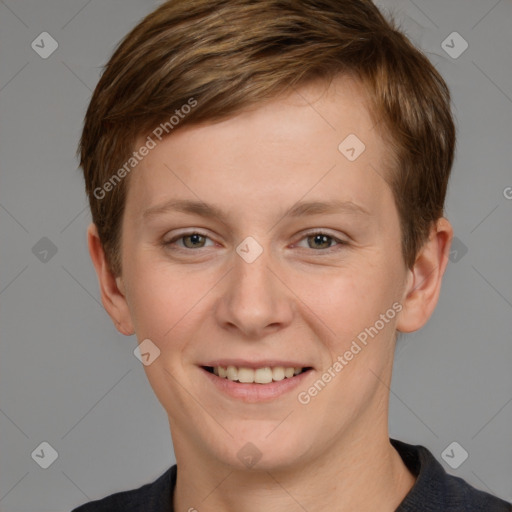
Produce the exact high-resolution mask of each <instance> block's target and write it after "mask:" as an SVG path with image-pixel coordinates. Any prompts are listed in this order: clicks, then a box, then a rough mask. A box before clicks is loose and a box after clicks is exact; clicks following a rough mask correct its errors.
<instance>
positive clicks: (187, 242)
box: [164, 231, 209, 249]
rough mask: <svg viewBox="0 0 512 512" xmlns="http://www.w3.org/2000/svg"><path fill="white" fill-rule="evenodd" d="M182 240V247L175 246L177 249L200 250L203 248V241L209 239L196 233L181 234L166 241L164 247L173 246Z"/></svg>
mask: <svg viewBox="0 0 512 512" xmlns="http://www.w3.org/2000/svg"><path fill="white" fill-rule="evenodd" d="M181 240H183V245H179V244H178V245H177V248H178V249H197V248H199V249H201V248H203V247H205V241H206V240H209V237H208V236H206V235H204V234H203V233H200V232H198V231H191V232H189V233H182V234H181V235H179V236H176V237H174V238H172V239H171V240H166V241H165V242H164V245H165V246H166V247H169V246H172V245H174V244H175V243H176V242H177V241H181Z"/></svg>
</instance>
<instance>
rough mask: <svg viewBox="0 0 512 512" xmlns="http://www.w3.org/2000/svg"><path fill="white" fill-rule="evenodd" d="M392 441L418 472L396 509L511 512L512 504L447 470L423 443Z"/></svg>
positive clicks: (411, 467) (414, 511)
mask: <svg viewBox="0 0 512 512" xmlns="http://www.w3.org/2000/svg"><path fill="white" fill-rule="evenodd" d="M391 444H392V445H393V446H394V448H395V449H396V450H397V451H398V453H399V454H400V456H401V457H402V460H403V461H404V463H405V465H406V466H407V467H408V468H409V470H410V471H411V472H412V473H413V474H415V475H416V483H415V484H414V486H413V488H412V489H411V490H410V491H409V493H408V494H407V496H406V497H405V498H404V500H403V501H402V503H401V504H400V506H399V507H398V509H397V510H396V512H420V511H427V510H428V511H430V510H436V511H440V512H441V511H442V512H512V504H510V503H508V502H506V501H504V500H502V499H500V498H498V497H496V496H493V495H492V494H489V493H487V492H484V491H480V490H478V489H476V488H475V487H472V486H471V485H470V484H468V483H467V482H466V481H465V480H463V479H462V478H460V477H456V476H453V475H449V474H448V473H446V471H445V470H444V468H443V466H442V465H441V464H440V463H439V462H438V461H437V460H436V459H435V457H434V456H433V455H432V453H431V452H430V451H429V450H428V449H427V448H425V447H424V446H421V445H415V446H413V445H409V444H406V443H403V442H402V441H397V440H394V439H392V440H391Z"/></svg>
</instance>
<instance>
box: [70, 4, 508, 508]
mask: <svg viewBox="0 0 512 512" xmlns="http://www.w3.org/2000/svg"><path fill="white" fill-rule="evenodd" d="M455 140H456V139H455V128H454V122H453V118H452V114H451V111H450V91H449V89H448V88H447V86H446V83H445V82H444V80H443V78H442V77H441V76H440V74H439V73H438V72H437V71H436V69H435V68H434V67H433V66H432V64H431V63H430V62H429V61H428V59H427V58H426V57H425V56H424V55H423V54H422V53H421V52H420V51H419V50H417V49H416V48H415V47H414V46H413V45H412V44H411V43H410V41H409V40H408V39H407V37H406V36H405V35H404V34H403V33H402V32H401V31H400V30H399V29H398V28H397V26H396V23H395V22H394V21H393V20H391V19H390V20H388V19H386V18H385V17H384V16H383V15H382V13H381V12H380V11H379V10H378V8H377V7H376V6H375V5H374V4H373V3H372V2H371V1H369V0H256V1H254V0H229V1H228V0H215V1H213V0H172V1H168V2H164V3H163V4H162V5H160V6H159V7H158V8H157V9H156V10H155V11H154V12H152V13H150V14H149V15H148V16H147V17H145V18H144V19H143V20H142V21H141V22H140V23H139V24H138V25H137V26H136V27H135V28H134V29H133V30H132V31H131V32H130V33H129V34H128V35H127V36H126V37H125V38H124V40H123V41H122V42H121V44H120V45H119V46H118V47H117V49H116V50H115V52H114V53H113V55H112V57H111V59H110V60H109V62H108V63H107V65H106V67H105V70H104V73H103V74H102V76H101V78H100V80H99V82H98V84H97V87H96V89H95V91H94V93H93V96H92V99H91V101H90V104H89V107H88V110H87V113H86V116H85V122H84V128H83V133H82V137H81V140H80V146H79V153H80V165H81V167H82V169H83V173H84V177H85V186H86V192H87V195H88V199H89V204H90V208H91V212H92V220H93V222H92V223H91V225H90V226H89V229H88V243H89V251H90V255H91V258H92V261H93V264H94V267H95V269H96V272H97V275H98V280H99V286H100V290H101V298H102V302H103V305H104V307H105V309H106V311H107V312H108V314H109V315H110V317H111V318H112V321H113V322H114V324H115V325H116V327H117V329H118V330H119V332H121V333H123V334H125V335H132V334H135V335H136V337H137V342H138V356H139V358H140V360H141V361H142V363H143V367H144V370H145V372H146V375H147V377H148V380H149V382H150V385H151V387H152V389H153V390H154V392H155V394H156V396H157V398H158V400H159V401H160V403H161V404H162V406H163V407H164V408H165V411H166V412H167V415H168V419H169V426H170V431H171V437H172V441H173V446H174V451H175V456H176V464H175V465H173V466H171V467H170V468H169V469H168V470H167V471H166V472H165V473H164V474H162V475H161V476H160V477H159V478H158V479H157V480H155V481H154V482H151V483H148V484H145V485H143V486H141V487H139V488H137V489H132V490H128V491H124V492H117V493H114V494H112V495H110V496H107V497H103V498H99V499H96V500H94V501H92V502H89V503H86V504H83V505H81V506H79V507H78V508H76V509H75V512H90V511H107V510H108V511H110V512H111V511H117V510H119V511H124V512H126V511H145V512H157V511H158V512H163V511H166V512H169V511H176V512H185V511H188V512H193V511H199V512H212V511H215V512H219V511H225V512H228V511H234V510H243V511H244V512H253V511H254V512H255V511H261V510H272V511H291V510H297V511H298V510H307V511H309V512H314V511H320V510H336V511H337V512H346V511H354V510H357V511H366V510H379V511H399V512H407V511H415V512H421V511H433V510H436V511H450V512H455V511H473V512H476V511H484V510H485V511H486V512H501V511H505V510H511V506H510V504H508V503H506V502H505V501H503V500H501V499H499V498H498V497H495V496H492V495H490V494H488V493H485V492H482V491H479V490H477V489H476V488H474V487H472V486H470V485H469V484H468V483H466V482H465V481H464V480H462V479H460V478H458V477H454V476H450V475H448V474H447V473H446V472H445V471H444V469H443V467H442V466H441V465H440V463H439V462H437V461H436V460H435V458H434V456H433V455H432V454H431V452H430V451H429V450H427V449H426V448H425V447H423V446H421V445H409V444H407V443H404V442H402V441H399V440H396V439H390V437H389V432H388V404H389V393H390V388H389V386H390V382H391V375H392V366H393V355H394V347H395V343H396V340H397V336H398V334H399V333H408V332H412V331H416V330H418V329H420V328H421V327H422V326H423V325H425V323H426V322H427V320H428V319H429V317H430V316H431V314H432V312H433V310H434V308H435V306H436V303H437V300H438V297H439V294H440V289H441V282H442V277H443V273H444V271H445V269H446V265H447V261H448V255H449V248H450V243H451V240H452V236H453V230H452V227H451V225H450V223H449V221H448V220H447V219H446V218H445V217H444V216H443V215H444V201H445V195H446V189H447V184H448V179H449V175H450V170H451V167H452V163H453V157H454V148H455Z"/></svg>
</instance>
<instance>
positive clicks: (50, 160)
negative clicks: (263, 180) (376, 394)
mask: <svg viewBox="0 0 512 512" xmlns="http://www.w3.org/2000/svg"><path fill="white" fill-rule="evenodd" d="M159 3H160V2H157V1H148V0H146V1H144V0H122V1H121V0H106V1H101V2H100V1H98V0H92V1H91V0H89V1H84V0H71V1H70V0H67V1H64V0H48V1H41V0H0V27H1V32H0V52H1V54H0V59H1V60H0V62H1V70H0V71H1V75H0V101H1V103H0V110H1V113H0V115H1V120H2V123H1V128H0V151H1V160H0V162H1V168H2V184H1V187H0V218H1V223H0V229H1V239H2V244H1V258H0V261H1V274H0V300H1V310H0V314H1V322H0V326H1V327H0V328H1V343H2V347H1V359H0V376H1V382H0V393H1V395H0V397H1V407H0V432H1V439H0V475H1V481H0V510H1V511H2V512H17V511H23V512H27V511H38V512H47V511H48V512H49V511H66V510H70V509H71V508H73V507H75V506H77V505H79V504H81V503H83V502H86V501H88V500H91V499H97V498H100V497H102V496H104V495H107V494H110V493H112V492H116V491H120V490H124V489H129V488H134V487H138V486H140V485H142V484H144V483H146V482H149V481H151V480H153V479H155V478H156V477H157V476H159V475H160V474H161V473H163V471H164V470H165V469H167V468H168V467H169V466H170V465H171V464H173V463H174V462H175V460H174V455H173V447H172V442H171V438H170V433H169V430H168V423H167V416H166V413H165V411H164V410H163V408H162V407H161V406H160V404H159V402H158V401H157V399H156V397H155V396H154V395H153V392H152V390H151V388H150V386H149V384H148V382H147V380H146V377H145V374H144V371H143V367H142V364H141V363H140V362H139V361H138V360H137V359H136V358H135V356H134V355H133V350H134V348H135V347H136V338H135V336H132V337H130V338H126V337H124V336H122V335H120V334H118V332H117V331H116V330H115V328H114V327H113V325H112V323H111V321H110V319H109V318H108V316H107V314H106V313H105V311H104V310H103V307H102V306H101V303H100V296H99V291H98V285H97V280H96V275H95V273H94V269H93V266H92V263H91V262H90V259H89V255H88V251H87V246H86V236H85V231H86V228H87V225H88V223H89V222H90V214H89V212H88V209H87V207H86V199H85V194H84V190H83V180H82V177H81V174H80V172H79V170H78V169H77V160H76V158H75V150H76V146H77V142H78V137H79V135H80V130H81V126H82V119H83V115H84V113H85V109H86V107H87V104H88V101H89V98H90V95H91V92H92V90H93V89H94V87H95V85H96V82H97V80H98V78H99V74H100V71H101V66H102V65H103V64H105V63H106V61H107V60H108V58H109V56H110V55H111V53H112V51H113V49H114V46H115V45H116V44H117V42H118V41H119V40H120V39H121V38H122V37H123V36H124V35H125V34H126V33H127V32H128V31H129V29H131V28H132V27H133V26H134V25H135V24H136V23H137V22H138V21H139V20H140V19H141V18H142V17H143V16H144V15H145V14H147V13H148V12H150V11H151V10H153V9H154V8H155V7H156V6H157V5H158V4H159ZM378 5H379V6H380V7H382V8H383V9H384V11H385V12H387V11H388V10H389V9H391V10H392V11H393V12H394V13H395V15H396V16H397V17H398V18H399V19H400V20H402V27H403V29H404V30H405V31H406V33H407V34H408V35H409V37H410V38H411V39H412V41H413V42H414V43H415V44H416V45H417V46H418V47H420V48H422V49H423V50H424V51H425V52H427V54H428V56H429V58H430V59H431V61H432V62H433V63H434V65H435V66H436V67H437V69H438V70H439V71H440V72H441V73H442V75H443V76H444V77H445V79H446V81H447V83H448V85H449V87H450V88H451V91H452V94H453V109H454V114H455V117H456V122H457V127H458V137H459V138H458V148H457V154H456V162H455V165H454V169H453V176H452V181H451V184H450V187H449V192H448V199H447V217H448V218H449V219H450V220H451V222H452V223H453V226H454V229H455V234H456V236H457V238H458V242H456V243H457V246H456V249H457V253H455V252H453V253H452V256H451V260H452V261H451V262H450V264H449V266H448V269H447V272H446V275H445V280H444V285H443V289H442V293H441V298H440V302H439V305H438V307H437V310H436V312H435V313H434V315H433V317H432V318H431V320H430V321H429V323H428V324H427V326H426V327H425V328H424V329H422V330H421V331H419V332H417V333H413V334H411V335H407V336H405V337H403V338H402V339H401V340H400V341H399V344H398V347H397V354H396V364H395V372H394V377H393V382H392V387H391V410H390V432H391V436H392V437H395V438H398V439H402V440H404V441H406V442H410V443H414V444H423V445H424V446H426V447H428V448H429V449H430V450H431V451H432V452H433V453H434V454H435V456H436V457H437V458H438V460H440V461H441V463H442V464H443V466H444V467H445V468H446V469H447V471H448V472H450V473H452V474H455V475H458V476H461V477H462V478H464V479H466V480H467V481H468V482H470V483H471V484H472V485H474V486H475V487H477V488H480V489H483V490H487V491H488V492H491V493H493V494H496V495H498V496H500V497H502V498H504V499H507V500H509V501H510V500H512V428H511V427H512V371H511V363H512V344H511V339H512V321H511V318H512V315H511V313H512V272H511V271H510V262H511V261H512V243H511V235H512V229H511V218H512V215H511V214H512V200H511V199H508V198H507V197H506V196H508V197H512V189H507V187H512V172H511V167H510V164H511V162H512V144H511V142H512V141H511V134H512V99H511V98H512V59H511V48H512V31H511V30H510V27H511V26H512V3H511V2H510V1H505V0H501V1H497V0H472V1H468V0H450V1H448V2H447V1H446V0H429V1H426V0H425V1H421V0H415V2H412V1H410V0H386V1H380V2H378ZM43 31H47V32H49V33H50V34H51V36H52V37H53V38H55V40H56V41H57V42H58V45H59V46H58V48H57V50H56V51H55V52H54V53H53V54H52V55H51V56H50V57H49V58H47V59H43V58H41V57H40V56H39V55H38V54H37V53H36V52H35V51H34V50H33V49H32V48H31V43H32V41H34V40H35V39H36V37H37V36H38V35H39V34H40V33H41V32H43ZM454 31H456V32H458V33H460V34H461V36H462V37H463V38H464V39H465V40H466V41H467V42H468V44H469V47H468V49H467V50H466V51H465V52H464V53H462V55H460V56H459V57H458V58H453V57H451V56H449V55H448V54H447V53H446V52H445V51H444V50H443V48H442V47H441V43H442V42H443V41H444V40H445V39H446V38H447V36H449V34H451V33H452V32H454ZM448 41H450V39H448ZM449 44H450V45H452V46H454V49H455V50H457V49H458V48H460V46H457V45H459V43H458V42H454V43H453V44H452V43H451V42H449ZM507 190H508V191H511V192H510V193H507ZM43 237H47V238H48V239H50V240H51V242H52V243H53V244H54V246H55V249H56V250H57V252H56V253H55V254H53V255H52V252H51V249H50V252H48V253H47V255H46V259H47V261H46V262H44V261H41V260H40V258H43V253H42V252H41V251H39V252H38V249H39V248H40V247H41V244H42V246H43V249H44V248H45V247H46V248H48V242H47V241H43V242H39V245H38V246H37V245H36V243H38V241H39V240H40V239H41V238H43ZM45 244H46V245H45ZM50 245H51V244H50ZM34 246H36V248H35V249H33V248H34ZM466 250H467V252H465V251H466ZM34 253H35V254H34ZM43 259H44V258H43ZM43 441H46V442H48V443H49V444H50V445H51V446H52V447H53V448H54V449H55V450H56V451H57V452H58V458H57V460H56V461H55V462H54V463H53V464H52V465H51V466H50V467H49V468H48V469H42V468H41V467H40V466H39V465H38V464H36V462H35V460H34V459H33V458H32V457H31V454H32V452H33V451H34V450H35V449H36V448H37V447H38V446H39V445H40V443H41V442H43ZM453 441H457V442H458V443H459V444H460V445H461V446H462V447H463V448H464V449H465V450H466V451H467V452H468V453H469V457H468V459H467V460H466V461H465V462H464V463H463V464H462V465H460V467H459V468H458V469H452V468H451V467H450V466H448V464H447V463H446V462H445V461H444V460H443V458H442V456H441V454H442V452H443V450H444V449H445V448H446V447H447V446H448V445H449V444H450V443H452V442H453ZM455 455H456V456H457V457H458V456H459V455H458V454H457V453H455Z"/></svg>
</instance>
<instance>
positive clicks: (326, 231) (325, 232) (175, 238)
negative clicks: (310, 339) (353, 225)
mask: <svg viewBox="0 0 512 512" xmlns="http://www.w3.org/2000/svg"><path fill="white" fill-rule="evenodd" d="M190 235H200V236H202V237H204V238H207V239H209V240H211V241H212V242H214V240H212V238H211V237H210V236H209V235H208V233H206V232H204V231H202V230H201V229H192V230H188V231H183V232H182V233H178V234H175V235H174V236H173V237H172V238H171V239H169V240H164V241H163V245H164V246H171V245H174V244H175V243H176V242H177V241H178V240H181V239H182V238H184V237H186V236H190ZM315 235H327V236H328V237H329V238H331V239H332V240H334V241H335V242H337V244H336V245H338V246H339V245H341V246H343V245H348V243H349V242H348V241H347V240H343V239H342V238H339V237H338V236H335V235H334V234H332V233H331V231H330V230H329V229H325V228H324V229H322V228H315V229H312V230H309V231H305V232H303V233H301V234H300V237H299V238H298V239H297V242H294V244H293V246H295V245H296V244H297V243H298V242H301V241H302V240H304V239H305V238H307V237H309V236H315ZM214 244H215V242H214ZM336 245H333V246H331V247H327V248H326V249H311V248H306V249H309V250H311V251H315V252H317V253H320V252H330V251H331V250H332V249H335V248H336ZM208 247H211V245H210V246H208ZM204 248H205V247H198V249H204ZM177 250H183V251H187V252H190V251H194V250H197V249H191V248H189V247H180V246H177Z"/></svg>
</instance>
